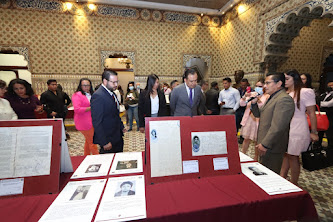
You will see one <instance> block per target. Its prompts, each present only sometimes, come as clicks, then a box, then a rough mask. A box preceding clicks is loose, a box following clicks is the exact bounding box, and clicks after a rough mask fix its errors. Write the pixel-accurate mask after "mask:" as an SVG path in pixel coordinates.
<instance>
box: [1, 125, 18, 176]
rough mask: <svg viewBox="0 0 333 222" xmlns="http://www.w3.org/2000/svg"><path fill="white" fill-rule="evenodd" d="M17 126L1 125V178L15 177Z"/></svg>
mask: <svg viewBox="0 0 333 222" xmlns="http://www.w3.org/2000/svg"><path fill="white" fill-rule="evenodd" d="M16 131H17V128H16V127H0V141H1V142H0V178H12V177H14V169H15V168H14V163H15V151H16V134H17V133H16Z"/></svg>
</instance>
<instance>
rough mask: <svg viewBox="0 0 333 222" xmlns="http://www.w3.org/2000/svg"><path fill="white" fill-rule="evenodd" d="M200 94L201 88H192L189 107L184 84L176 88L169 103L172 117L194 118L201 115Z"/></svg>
mask: <svg viewBox="0 0 333 222" xmlns="http://www.w3.org/2000/svg"><path fill="white" fill-rule="evenodd" d="M201 94H202V92H201V87H200V86H198V85H197V86H196V87H195V88H194V98H193V103H192V106H190V101H189V96H188V94H187V90H186V86H185V83H183V84H181V85H179V86H177V87H176V88H174V89H173V91H172V97H171V101H170V108H171V113H172V114H173V115H174V116H196V115H201V114H203V111H202V107H203V106H202V104H203V103H202V95H201Z"/></svg>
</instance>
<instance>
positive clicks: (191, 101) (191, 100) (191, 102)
mask: <svg viewBox="0 0 333 222" xmlns="http://www.w3.org/2000/svg"><path fill="white" fill-rule="evenodd" d="M189 99H190V106H192V104H193V99H192V89H190V98H189Z"/></svg>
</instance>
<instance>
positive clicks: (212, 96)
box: [206, 81, 220, 115]
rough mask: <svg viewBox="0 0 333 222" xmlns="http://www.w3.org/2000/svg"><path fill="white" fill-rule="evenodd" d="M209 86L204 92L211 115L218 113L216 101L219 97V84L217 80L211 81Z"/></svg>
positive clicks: (218, 107)
mask: <svg viewBox="0 0 333 222" xmlns="http://www.w3.org/2000/svg"><path fill="white" fill-rule="evenodd" d="M210 86H211V88H210V90H208V91H207V92H206V107H207V109H208V110H210V111H211V115H219V114H220V106H219V104H218V103H217V100H218V99H219V93H220V91H219V85H218V83H217V82H215V81H214V82H212V83H211V84H210Z"/></svg>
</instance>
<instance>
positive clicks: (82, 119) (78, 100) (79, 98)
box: [72, 92, 92, 130]
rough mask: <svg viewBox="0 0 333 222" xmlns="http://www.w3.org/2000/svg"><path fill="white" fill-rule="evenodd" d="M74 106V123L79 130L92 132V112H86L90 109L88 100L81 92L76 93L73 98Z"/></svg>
mask: <svg viewBox="0 0 333 222" xmlns="http://www.w3.org/2000/svg"><path fill="white" fill-rule="evenodd" d="M72 102H73V106H74V123H75V128H76V129H77V130H90V129H91V127H92V120H91V111H88V112H86V109H87V108H88V107H90V102H89V100H88V98H87V97H86V96H85V95H83V94H82V93H81V92H76V93H74V94H73V96H72Z"/></svg>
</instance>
